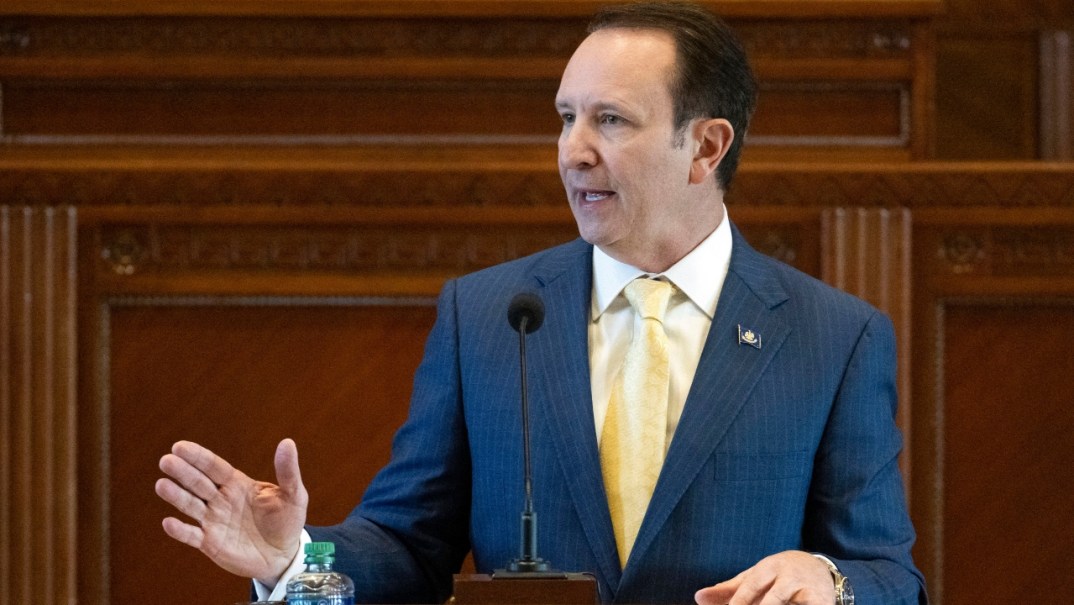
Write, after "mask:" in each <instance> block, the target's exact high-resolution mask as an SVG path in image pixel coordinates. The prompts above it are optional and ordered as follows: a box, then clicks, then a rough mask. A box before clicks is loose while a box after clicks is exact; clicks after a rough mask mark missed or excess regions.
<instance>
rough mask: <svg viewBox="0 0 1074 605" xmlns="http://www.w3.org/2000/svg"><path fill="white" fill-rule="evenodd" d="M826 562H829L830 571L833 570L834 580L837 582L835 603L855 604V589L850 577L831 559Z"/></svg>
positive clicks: (842, 604)
mask: <svg viewBox="0 0 1074 605" xmlns="http://www.w3.org/2000/svg"><path fill="white" fill-rule="evenodd" d="M825 563H828V571H830V572H832V581H833V582H835V605H854V589H853V588H852V587H851V586H850V579H849V578H847V577H846V576H844V575H843V574H842V573H841V572H840V571H839V568H838V567H836V566H835V564H833V563H831V562H830V561H825Z"/></svg>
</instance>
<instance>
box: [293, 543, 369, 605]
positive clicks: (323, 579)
mask: <svg viewBox="0 0 1074 605" xmlns="http://www.w3.org/2000/svg"><path fill="white" fill-rule="evenodd" d="M335 560H336V545H335V544H333V543H331V542H310V543H309V544H307V545H306V571H304V572H302V573H300V574H298V575H297V576H295V577H293V578H291V580H290V581H288V582H287V603H288V605H354V582H352V581H351V579H350V578H348V577H347V576H345V575H343V574H341V573H339V572H337V571H332V563H334V562H335Z"/></svg>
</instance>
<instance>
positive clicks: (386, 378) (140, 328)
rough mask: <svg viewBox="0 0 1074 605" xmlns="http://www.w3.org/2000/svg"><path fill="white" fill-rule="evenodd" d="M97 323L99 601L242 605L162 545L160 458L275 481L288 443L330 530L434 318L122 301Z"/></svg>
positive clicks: (381, 446)
mask: <svg viewBox="0 0 1074 605" xmlns="http://www.w3.org/2000/svg"><path fill="white" fill-rule="evenodd" d="M103 312H104V313H106V318H105V322H104V323H103V324H102V325H104V326H107V331H106V333H105V334H102V335H101V339H102V341H104V343H103V344H104V346H103V347H102V353H103V354H105V358H104V359H102V360H101V365H102V371H103V372H105V373H106V377H107V380H108V385H109V386H108V391H107V393H106V394H105V395H106V397H107V399H106V400H105V401H102V402H101V404H102V405H104V406H105V407H106V408H107V419H108V425H107V426H105V427H102V430H103V431H104V433H105V439H106V440H107V442H108V449H107V462H106V466H107V468H106V473H105V474H106V476H107V478H108V481H107V487H106V488H105V489H106V490H107V494H106V495H105V498H106V500H107V502H108V509H109V510H108V517H107V518H108V527H107V532H106V533H105V537H106V538H107V539H108V541H109V544H108V545H107V546H108V559H109V564H108V569H109V570H110V572H111V573H110V575H109V578H108V582H107V587H108V592H107V597H108V598H107V600H106V602H112V603H131V602H138V601H144V600H146V599H152V600H153V601H154V602H157V603H176V604H179V603H189V602H191V601H192V600H197V601H202V602H223V603H229V602H233V601H239V600H243V599H244V598H245V597H246V595H247V594H248V591H249V582H248V581H247V580H245V579H242V578H238V577H235V576H231V575H229V574H227V573H225V572H222V571H221V570H220V569H218V568H216V567H215V566H214V565H213V564H212V563H211V562H209V561H208V559H207V558H206V557H203V556H200V555H197V554H196V553H194V552H193V551H191V550H190V548H189V547H187V546H185V545H182V544H179V543H178V542H175V541H173V540H172V539H171V538H169V537H168V536H167V535H165V534H164V532H163V531H162V530H161V528H160V520H161V519H162V518H163V517H164V516H166V515H170V514H174V511H170V510H169V508H170V507H169V506H167V505H166V504H165V503H164V502H162V501H161V500H160V499H159V498H158V497H157V496H156V494H155V493H153V489H152V486H153V483H154V482H155V481H156V479H157V478H158V477H160V476H161V472H160V471H159V469H158V468H157V460H158V459H159V457H160V456H161V455H162V454H163V453H164V452H167V451H168V450H169V448H170V447H171V444H172V443H174V442H175V441H177V440H179V439H189V440H194V441H197V442H199V443H202V444H204V445H206V446H207V447H210V448H212V449H214V451H216V452H217V453H219V454H221V455H223V456H225V457H226V458H227V459H228V460H229V461H231V462H232V463H233V464H234V465H235V466H236V467H237V468H239V469H241V470H243V471H245V472H247V473H249V474H250V476H252V477H254V478H256V479H261V480H268V481H274V480H275V479H274V478H275V472H274V470H273V467H272V457H273V451H274V447H275V444H276V443H278V442H279V440H280V439H282V438H284V437H291V438H294V439H295V441H296V442H297V444H298V446H299V455H300V457H301V460H302V468H303V480H304V482H305V484H306V487H307V489H308V490H309V492H310V496H311V506H310V510H309V517H308V520H309V522H310V523H315V524H330V523H336V522H339V521H341V520H342V519H343V518H344V517H345V516H346V514H347V513H348V512H350V509H351V507H352V506H353V505H354V504H356V503H357V502H358V501H359V499H360V498H361V493H362V491H363V490H364V488H365V486H366V485H367V484H368V483H369V481H370V480H371V479H372V476H373V474H374V473H375V472H376V470H377V469H379V468H380V467H381V466H382V465H383V464H384V463H385V462H386V461H387V453H388V450H389V446H390V442H391V438H392V436H393V435H394V433H395V430H396V429H397V428H398V426H399V425H400V424H401V423H402V421H403V419H404V418H405V416H406V410H407V406H406V402H407V401H408V399H409V393H410V383H411V379H412V377H413V373H414V370H415V369H416V368H417V364H418V361H419V359H420V357H421V352H422V349H423V344H424V340H425V336H426V334H427V333H428V330H429V328H430V327H431V326H432V319H433V316H434V309H433V307H432V301H431V300H429V299H427V298H424V297H423V298H415V299H390V298H381V299H371V298H359V297H352V298H330V299H312V300H307V299H304V298H302V297H292V298H255V299H235V298H234V297H226V296H225V297H216V298H193V299H183V298H179V297H154V298H138V297H133V298H131V297H124V298H119V299H112V300H109V301H108V302H107V304H106V305H105V307H104V309H103ZM130 561H140V563H139V564H138V565H128V564H126V563H125V562H130Z"/></svg>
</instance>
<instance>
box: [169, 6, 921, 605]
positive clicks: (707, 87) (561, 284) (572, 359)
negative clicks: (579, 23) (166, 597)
mask: <svg viewBox="0 0 1074 605" xmlns="http://www.w3.org/2000/svg"><path fill="white" fill-rule="evenodd" d="M754 97H755V85H754V83H753V79H752V76H751V74H750V72H749V68H748V66H747V63H746V59H745V55H744V53H743V51H742V49H741V47H740V45H739V43H738V42H737V41H736V40H735V38H734V36H733V35H732V34H731V33H730V31H729V30H728V29H727V28H726V26H725V25H724V24H723V23H722V22H720V21H719V20H717V19H716V18H715V17H713V16H712V15H710V14H709V13H707V12H706V11H704V10H701V9H699V8H697V7H693V6H689V5H680V4H652V5H648V4H645V5H630V6H624V7H614V8H610V9H606V10H605V11H604V12H602V13H601V14H600V15H598V16H597V18H596V19H595V20H594V23H593V25H592V26H591V33H590V35H589V37H587V38H586V39H585V40H584V41H583V42H582V44H581V45H580V46H579V47H578V49H577V50H576V52H575V53H574V55H573V56H572V58H571V60H570V62H569V64H568V65H567V67H566V69H565V71H564V74H563V78H562V81H561V84H560V88H559V92H558V94H557V96H556V107H557V109H558V111H559V113H560V115H561V117H562V119H563V130H562V133H561V135H560V140H559V167H560V173H561V176H562V178H563V183H564V187H565V189H566V192H567V197H568V201H569V203H570V206H571V209H572V211H573V213H574V216H575V219H576V221H577V223H578V228H579V231H580V232H581V236H582V240H578V241H575V242H572V243H569V244H566V245H563V246H559V247H556V248H553V249H550V250H547V251H545V252H542V253H538V254H536V255H534V256H531V257H527V258H524V259H520V260H517V261H514V262H511V263H507V264H504V265H500V266H497V267H493V268H490V269H487V270H485V271H481V272H478V273H476V274H473V275H469V276H466V277H462V278H460V279H458V280H452V281H449V282H448V283H447V284H446V285H445V287H444V290H443V292H442V293H441V296H440V300H439V306H438V314H437V322H436V325H435V326H434V328H433V330H432V333H431V334H430V336H429V340H428V343H427V345H426V352H425V357H424V360H423V361H422V364H421V366H420V367H419V369H418V372H417V375H416V377H415V385H414V393H413V398H412V401H411V411H410V417H409V418H408V420H407V422H406V424H405V425H404V426H403V427H402V428H401V429H400V431H399V433H398V435H397V436H396V440H395V443H394V445H393V451H392V460H391V462H390V463H389V464H388V466H387V467H385V469H384V470H383V471H382V472H381V473H380V474H379V475H378V476H377V478H376V479H375V480H374V482H373V484H372V485H371V486H370V488H369V490H368V491H367V493H366V494H365V496H364V498H363V501H362V503H361V504H360V505H359V506H358V507H357V508H356V509H355V511H354V512H353V513H352V514H351V515H350V516H349V517H348V518H347V519H346V520H345V521H344V522H343V523H342V524H340V525H338V526H334V527H327V528H318V527H308V528H306V529H305V531H306V532H307V534H306V535H303V531H304V530H303V524H304V521H305V512H306V504H307V494H306V491H305V489H304V488H303V486H302V482H301V478H300V474H299V467H298V457H297V450H296V448H295V445H294V443H293V442H291V441H290V440H284V441H283V442H282V443H281V444H280V446H279V447H278V448H277V452H276V459H275V462H276V473H277V480H278V481H279V485H278V486H276V485H272V484H268V483H260V482H255V481H253V480H251V479H250V478H248V477H246V476H245V475H243V474H242V473H240V472H238V471H236V470H235V469H233V468H232V467H231V466H230V465H228V464H227V462H225V461H223V460H222V459H220V458H219V457H217V456H215V455H214V454H212V453H211V452H209V451H208V450H206V449H204V448H202V447H201V446H198V445H196V444H191V443H187V442H180V443H177V444H176V445H175V446H174V448H173V450H172V453H171V454H168V455H165V456H164V457H163V458H162V459H161V468H162V470H164V472H165V473H167V474H168V475H169V476H171V477H172V478H174V481H173V480H171V479H162V480H160V481H159V482H158V484H157V492H158V494H160V495H161V497H163V498H164V499H165V500H167V501H169V502H171V503H172V504H173V505H175V506H176V507H177V508H178V509H179V510H180V511H181V512H183V513H185V514H187V515H188V516H190V517H192V518H193V520H194V521H195V522H196V524H189V523H184V522H181V521H179V520H177V519H173V518H169V519H165V521H164V529H165V531H166V532H167V533H168V534H169V535H171V536H172V537H174V538H176V539H178V540H180V541H182V542H185V543H187V544H190V545H192V546H194V547H196V548H199V549H200V550H202V551H203V552H204V553H205V554H206V555H208V556H209V557H210V558H211V559H213V560H214V561H215V562H217V563H218V564H219V565H221V566H222V567H224V568H225V569H228V570H230V571H232V572H234V573H237V574H241V575H245V576H248V577H253V578H257V579H258V580H259V582H258V586H259V590H260V591H261V594H262V596H267V593H268V592H269V591H270V590H272V588H273V587H274V586H275V587H276V588H275V592H273V593H272V595H273V596H274V597H275V596H279V595H280V590H281V589H280V585H282V583H283V578H286V577H287V576H288V575H290V574H292V573H294V572H295V571H296V570H297V569H300V568H301V561H299V560H298V559H300V557H297V553H298V551H299V547H300V543H301V542H302V541H303V540H308V539H313V540H318V541H320V540H330V541H333V542H335V543H336V547H337V552H338V558H337V567H339V568H340V569H342V571H344V572H345V573H347V574H348V575H351V576H352V577H353V578H354V580H355V585H356V587H357V590H358V594H359V598H360V600H365V601H368V602H382V603H386V602H441V601H443V600H444V599H445V598H446V597H447V596H449V594H450V590H451V574H452V573H454V572H455V571H457V570H458V568H459V566H460V565H461V563H462V560H463V558H464V557H465V556H466V554H467V552H470V551H472V553H473V558H474V562H475V565H476V567H477V569H478V570H479V571H486V572H487V571H491V570H492V569H494V568H497V567H502V566H503V565H504V564H505V563H506V562H507V561H509V560H511V559H513V558H514V557H515V556H517V552H518V551H517V549H518V544H517V539H518V536H517V532H516V530H515V528H516V527H517V514H518V511H519V510H521V503H520V495H519V494H518V492H519V490H517V489H504V488H505V486H519V485H521V477H520V474H521V463H520V460H521V452H520V444H519V439H518V437H517V435H518V430H519V426H520V419H519V412H518V410H517V406H509V405H505V402H510V401H514V400H516V399H517V393H518V388H519V387H518V376H517V359H512V358H511V356H510V355H509V352H510V351H512V343H514V342H515V339H516V338H517V336H516V335H515V333H514V332H513V331H512V329H511V328H510V327H509V326H508V325H507V322H506V321H505V320H504V317H505V314H506V309H507V307H508V304H509V301H510V300H511V298H512V297H513V296H514V295H515V294H516V293H518V292H521V291H533V292H535V293H537V294H538V295H539V296H541V298H543V300H544V301H545V303H546V306H547V309H548V310H547V314H546V317H545V319H544V324H543V326H542V327H541V329H540V330H538V331H537V332H535V333H533V334H532V335H530V337H529V341H528V344H529V347H530V351H531V364H530V374H531V376H530V381H529V384H530V396H531V401H530V403H531V410H532V412H533V416H532V422H533V426H532V428H531V431H532V435H533V455H534V458H535V459H536V460H540V461H542V463H541V464H539V465H537V466H536V467H535V477H534V484H535V485H536V486H538V487H537V489H538V492H537V502H536V510H537V513H538V515H539V517H540V519H541V522H542V525H543V527H544V531H543V533H542V542H541V549H540V552H541V554H542V555H543V556H545V557H546V558H548V559H549V560H550V561H551V562H552V563H554V564H555V565H556V566H557V567H558V568H560V569H565V570H570V571H588V572H592V573H593V574H594V575H595V577H596V578H597V580H598V584H599V590H600V595H601V598H602V600H604V601H606V602H610V601H615V602H626V603H664V602H690V601H693V600H696V601H697V602H698V603H701V604H702V605H715V604H722V603H732V604H735V605H739V604H746V603H760V604H769V603H801V604H810V605H812V604H816V605H831V604H832V603H837V602H838V603H851V602H853V596H852V590H853V593H856V594H857V599H858V602H859V603H877V604H881V603H882V604H884V605H890V604H896V603H921V602H924V601H925V594H924V588H923V581H922V578H921V576H920V573H919V572H918V571H917V570H916V569H915V568H914V565H913V563H912V561H911V558H910V547H911V545H912V543H913V539H914V532H913V528H912V527H911V525H910V522H909V519H908V517H907V514H906V507H905V502H904V496H903V491H902V484H901V479H900V476H899V471H898V466H897V456H898V452H899V449H900V447H901V441H900V437H899V434H898V431H897V429H896V428H895V426H894V411H895V410H894V408H895V401H896V396H895V390H894V379H893V374H894V342H893V341H894V336H893V331H892V328H891V324H890V322H889V321H888V320H887V319H886V318H885V317H883V316H882V315H881V314H879V313H878V312H877V311H876V310H875V309H873V308H871V307H869V306H868V305H866V304H865V303H862V302H861V301H858V300H856V299H853V298H851V297H850V296H848V295H846V294H843V293H840V292H837V291H835V290H833V289H831V288H829V287H827V286H824V285H823V284H821V283H820V282H817V281H816V280H813V279H812V278H809V277H807V276H805V275H802V274H801V273H798V272H796V271H794V270H793V269H790V268H788V267H786V266H783V265H781V264H779V263H777V262H775V261H773V260H771V259H768V258H766V257H763V256H761V255H759V254H758V253H756V252H755V251H753V250H752V249H750V248H749V246H748V245H747V244H746V243H745V241H744V240H743V239H742V238H741V236H740V235H739V234H738V232H737V231H736V230H735V229H734V227H733V226H732V225H731V224H730V222H729V221H728V220H727V218H726V216H725V212H724V206H723V195H724V192H725V191H726V189H727V187H728V185H729V184H730V182H731V179H732V176H733V174H734V170H735V165H736V164H737V159H738V154H739V150H740V148H741V144H742V138H743V135H744V133H745V131H746V127H747V124H748V121H749V116H750V114H751V112H752V109H753V104H754ZM639 277H643V278H655V280H654V279H642V280H636V278H639ZM636 281H641V282H645V283H644V284H643V286H642V287H641V289H643V290H660V291H662V292H663V293H664V294H662V295H661V296H663V297H664V298H662V299H661V302H660V306H661V309H663V308H664V307H666V312H664V313H663V315H662V318H658V319H657V324H656V327H654V324H653V323H651V322H648V323H647V321H648V320H649V319H652V318H651V317H648V316H646V315H645V313H648V312H647V311H646V312H642V311H640V310H639V312H638V313H637V314H635V311H634V310H633V308H632V305H635V304H637V303H636V298H637V297H638V296H641V295H638V294H632V293H635V292H637V291H638V288H637V287H635V286H634V285H633V284H634V282H636ZM658 282H659V285H657V286H653V284H654V283H658ZM669 284H670V285H669ZM623 292H626V293H627V294H626V295H623V294H622V293H623ZM626 297H629V298H630V301H629V302H628V300H627V298H626ZM639 309H640V307H639ZM642 326H643V327H642ZM645 330H654V331H651V332H645V334H647V335H648V334H652V335H654V336H653V337H654V338H657V339H658V342H660V343H662V344H660V345H659V347H656V349H657V350H659V351H661V352H660V353H659V354H656V355H655V357H659V358H660V359H661V361H660V363H661V364H663V365H661V366H659V367H662V368H665V370H666V372H665V371H664V370H661V372H660V374H661V376H663V375H664V374H666V378H663V382H659V383H657V387H656V388H655V389H654V390H653V392H656V393H657V394H658V395H657V396H648V395H647V396H646V397H645V398H643V399H651V400H656V399H661V400H665V401H663V402H662V404H661V405H662V406H663V407H660V408H658V411H657V412H656V413H650V414H649V415H650V420H652V418H653V417H655V418H656V420H657V422H655V424H656V425H657V427H656V429H657V430H656V431H655V433H649V434H647V435H648V436H646V437H645V438H644V439H642V440H641V441H639V442H636V443H634V444H633V445H631V444H630V442H627V443H628V444H627V446H626V447H625V448H623V446H622V443H623V441H622V440H624V439H628V438H627V437H623V436H622V435H621V434H620V433H618V427H620V425H622V426H627V425H630V422H629V421H624V420H623V418H626V417H628V416H629V414H630V413H631V412H629V408H628V406H627V403H626V402H627V401H629V400H630V397H629V396H628V395H626V393H627V390H629V389H628V388H627V387H625V386H623V385H624V384H625V383H624V382H623V380H624V379H623V378H621V377H620V375H619V371H618V368H619V367H620V366H622V365H624V363H633V362H629V361H626V360H630V359H634V358H633V357H632V355H634V353H632V351H633V347H634V342H640V338H638V337H635V336H633V334H634V333H635V332H637V333H642V331H645ZM586 345H588V346H586ZM654 347H655V345H654ZM664 351H666V352H664ZM642 363H648V361H645V362H642ZM655 375H656V373H654V372H650V371H648V370H646V373H645V376H644V377H643V380H642V382H643V383H645V384H648V385H650V386H651V383H653V380H654V379H653V376H655ZM624 376H625V373H624ZM630 388H634V387H630ZM637 388H649V386H644V385H643V386H641V387H637ZM645 403H648V402H645ZM648 424H649V425H653V424H654V423H653V422H649V423H648ZM630 426H633V427H634V428H637V427H636V425H630ZM650 428H651V427H650ZM639 430H642V429H639ZM653 444H656V447H652V445H653ZM616 447H620V448H623V451H624V452H625V454H624V455H623V456H620V457H618V458H616V457H613V456H612V455H611V454H610V451H611V450H613V449H615V448H616ZM631 448H637V450H636V451H637V452H638V453H637V455H636V456H635V455H634V452H635V450H633V449H631ZM642 450H650V451H651V450H655V454H656V455H657V456H659V457H660V459H659V460H658V461H657V466H656V471H654V472H652V473H648V474H651V475H652V476H651V481H650V482H649V484H648V485H643V484H644V483H645V481H644V480H642V481H641V482H640V483H639V484H638V485H642V487H630V488H628V489H624V488H623V487H622V483H621V482H622V481H636V480H637V479H638V477H639V476H647V475H648V474H647V473H644V472H641V471H637V472H633V471H632V470H631V469H630V467H629V465H630V464H632V463H635V462H637V461H636V460H635V459H634V458H640V457H641V456H642V454H641V453H640V452H641V451H642ZM620 465H627V466H626V467H625V468H626V470H625V472H622V470H621V469H620V468H619V467H620ZM639 497H640V498H641V500H640V502H641V504H640V511H634V512H631V509H630V507H631V506H635V504H631V505H624V504H623V503H624V502H626V501H635V502H636V501H638V498H639ZM851 586H853V589H852V590H851V588H850V587H851Z"/></svg>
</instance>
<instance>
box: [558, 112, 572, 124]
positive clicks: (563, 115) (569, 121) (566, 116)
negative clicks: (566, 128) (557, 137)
mask: <svg viewBox="0 0 1074 605" xmlns="http://www.w3.org/2000/svg"><path fill="white" fill-rule="evenodd" d="M559 117H560V118H562V119H563V123H564V124H574V114H573V113H561V114H559Z"/></svg>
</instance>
